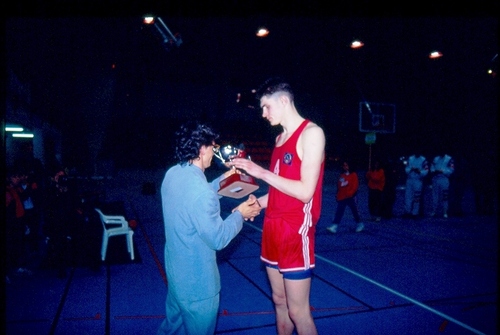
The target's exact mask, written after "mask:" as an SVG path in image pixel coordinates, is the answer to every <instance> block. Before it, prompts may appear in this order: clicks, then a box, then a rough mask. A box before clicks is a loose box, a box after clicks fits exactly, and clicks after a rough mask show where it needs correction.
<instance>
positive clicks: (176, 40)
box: [143, 16, 182, 51]
mask: <svg viewBox="0 0 500 335" xmlns="http://www.w3.org/2000/svg"><path fill="white" fill-rule="evenodd" d="M143 22H144V23H145V24H147V25H153V26H154V27H155V28H156V31H157V33H158V34H159V35H160V37H161V39H162V43H163V46H164V47H165V48H166V49H167V51H168V50H170V48H171V47H172V46H173V45H176V46H177V47H179V46H180V45H181V44H182V39H181V36H180V34H179V33H176V34H175V35H174V34H172V32H171V31H170V29H168V27H167V25H166V24H165V22H163V20H162V19H161V18H160V17H158V16H157V17H153V16H146V17H144V20H143Z"/></svg>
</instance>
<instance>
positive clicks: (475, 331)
mask: <svg viewBox="0 0 500 335" xmlns="http://www.w3.org/2000/svg"><path fill="white" fill-rule="evenodd" d="M245 224H246V225H248V226H250V227H252V228H254V229H255V230H258V231H260V232H262V229H260V228H259V227H257V226H255V225H253V224H251V223H248V222H245ZM314 255H315V257H316V258H318V259H320V260H322V261H323V262H326V263H328V264H330V265H333V266H335V267H338V268H339V269H342V270H344V271H346V272H349V273H351V274H353V275H355V276H356V277H359V278H361V279H363V280H366V281H368V282H370V283H372V284H374V285H376V286H378V287H380V288H382V289H384V290H386V291H389V292H391V293H392V294H395V295H397V296H398V297H400V298H403V299H405V300H407V301H409V302H411V303H413V304H415V305H417V306H420V307H422V308H424V309H426V310H428V311H430V312H432V313H434V314H436V315H439V316H441V317H442V318H444V319H446V320H448V321H451V322H453V323H455V324H457V325H459V326H461V327H463V328H465V329H468V330H470V331H471V332H473V333H475V334H479V335H486V334H485V333H482V332H480V331H479V330H477V329H475V328H472V327H471V326H469V325H467V324H465V323H463V322H461V321H459V320H457V319H455V318H452V317H451V316H449V315H446V314H444V313H441V312H440V311H438V310H435V309H434V308H432V307H430V306H427V305H426V304H424V303H421V302H420V301H417V300H415V299H413V298H410V297H408V296H407V295H404V294H402V293H400V292H398V291H395V290H393V289H391V288H390V287H387V286H385V285H383V284H380V283H378V282H376V281H374V280H372V279H370V278H368V277H366V276H363V275H362V274H360V273H357V272H356V271H353V270H351V269H348V268H346V267H345V266H343V265H340V264H338V263H335V262H333V261H331V260H329V259H327V258H325V257H323V256H321V255H318V254H316V253H315V254H314Z"/></svg>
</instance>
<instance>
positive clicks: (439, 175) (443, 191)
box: [431, 153, 455, 218]
mask: <svg viewBox="0 0 500 335" xmlns="http://www.w3.org/2000/svg"><path fill="white" fill-rule="evenodd" d="M453 171H455V163H454V161H453V158H452V157H451V156H449V155H447V154H444V153H443V154H440V155H438V156H436V157H434V160H433V161H432V164H431V173H432V214H431V216H433V217H435V216H436V215H437V211H438V210H441V211H442V215H443V217H444V218H447V217H448V190H449V188H450V176H451V174H452V173H453Z"/></svg>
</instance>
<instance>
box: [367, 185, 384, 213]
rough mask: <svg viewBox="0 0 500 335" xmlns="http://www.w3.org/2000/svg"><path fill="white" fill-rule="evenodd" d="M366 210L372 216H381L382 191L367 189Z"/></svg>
mask: <svg viewBox="0 0 500 335" xmlns="http://www.w3.org/2000/svg"><path fill="white" fill-rule="evenodd" d="M368 210H369V211H370V215H372V216H382V191H380V190H375V189H371V188H369V189H368Z"/></svg>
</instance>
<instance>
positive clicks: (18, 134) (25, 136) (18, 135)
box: [12, 133, 35, 138]
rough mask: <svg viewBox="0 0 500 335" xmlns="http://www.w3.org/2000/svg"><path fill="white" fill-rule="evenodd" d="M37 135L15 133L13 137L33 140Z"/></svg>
mask: <svg viewBox="0 0 500 335" xmlns="http://www.w3.org/2000/svg"><path fill="white" fill-rule="evenodd" d="M34 136H35V135H33V134H28V133H14V134H12V137H24V138H33V137H34Z"/></svg>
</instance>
